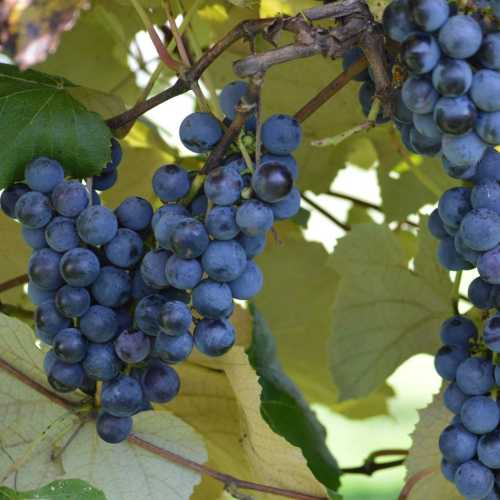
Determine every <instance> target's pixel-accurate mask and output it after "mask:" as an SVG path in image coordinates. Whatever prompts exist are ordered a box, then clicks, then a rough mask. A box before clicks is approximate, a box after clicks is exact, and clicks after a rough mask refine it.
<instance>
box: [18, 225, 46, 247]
mask: <svg viewBox="0 0 500 500" xmlns="http://www.w3.org/2000/svg"><path fill="white" fill-rule="evenodd" d="M21 232H22V235H23V239H24V241H25V242H26V243H27V244H28V245H29V246H30V247H31V248H33V250H40V249H41V248H47V240H46V239H45V230H44V229H43V228H40V229H30V228H29V227H25V226H23V227H22V229H21Z"/></svg>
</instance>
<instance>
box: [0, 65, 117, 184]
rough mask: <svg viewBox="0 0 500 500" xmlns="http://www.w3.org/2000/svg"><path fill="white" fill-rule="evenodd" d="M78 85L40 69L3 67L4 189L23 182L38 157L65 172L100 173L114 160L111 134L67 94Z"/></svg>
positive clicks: (0, 172) (0, 69)
mask: <svg viewBox="0 0 500 500" xmlns="http://www.w3.org/2000/svg"><path fill="white" fill-rule="evenodd" d="M73 86H74V85H73V84H72V83H70V82H68V81H66V80H64V79H63V78H59V77H53V76H50V75H46V74H43V73H38V72H36V71H32V70H28V71H26V72H20V71H19V69H17V68H16V67H15V66H10V65H7V64H2V65H0V109H1V114H0V134H1V136H2V139H3V141H4V147H3V148H2V153H1V155H0V162H1V167H0V187H5V186H8V185H9V184H11V183H13V182H14V181H16V180H20V179H23V177H24V169H25V167H26V164H27V163H28V162H29V161H30V160H32V159H33V158H36V157H37V156H49V157H51V158H55V159H57V160H59V161H60V162H61V163H62V165H63V166H64V168H65V171H66V174H68V175H71V176H74V177H79V178H83V177H87V176H90V175H93V174H97V173H99V172H100V171H101V170H102V168H103V167H104V166H105V165H106V163H107V162H108V161H109V160H110V158H111V149H110V140H111V133H110V131H109V129H108V128H107V127H106V125H105V123H104V122H103V120H102V119H101V118H100V117H99V115H97V114H96V113H92V112H89V111H87V110H86V109H85V108H84V107H83V106H82V105H81V104H80V103H79V102H78V101H76V100H75V99H74V98H73V97H72V96H71V95H70V94H69V93H68V91H67V89H68V87H73Z"/></svg>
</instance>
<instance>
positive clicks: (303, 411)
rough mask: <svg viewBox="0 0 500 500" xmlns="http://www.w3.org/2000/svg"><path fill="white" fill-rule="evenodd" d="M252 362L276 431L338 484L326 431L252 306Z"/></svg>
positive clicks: (332, 485)
mask: <svg viewBox="0 0 500 500" xmlns="http://www.w3.org/2000/svg"><path fill="white" fill-rule="evenodd" d="M251 311H252V316H253V321H254V328H253V337H252V344H251V345H250V348H249V349H248V350H247V355H248V359H249V361H250V364H251V365H252V366H253V368H254V369H255V371H256V373H257V375H258V376H259V384H260V385H261V387H262V393H261V396H260V401H261V405H260V411H261V414H262V417H263V418H264V420H265V421H266V422H267V423H268V424H269V426H270V427H271V429H273V431H274V432H276V433H278V434H280V435H281V436H283V437H284V438H285V439H286V440H287V441H289V442H290V443H292V444H293V445H294V446H298V447H299V448H300V449H301V450H302V453H303V454H304V457H305V458H306V460H307V464H308V466H309V468H310V469H311V471H312V473H313V474H314V476H315V477H316V479H318V481H320V482H321V483H323V484H324V485H325V486H326V487H327V488H328V489H331V490H334V491H336V490H337V489H338V487H339V484H340V481H339V478H340V469H339V467H338V465H337V462H336V461H335V459H334V458H333V456H332V454H331V453H330V451H329V450H328V448H327V447H326V444H325V439H326V432H325V429H324V428H323V426H322V425H321V424H320V423H319V421H318V419H317V418H316V415H315V414H314V412H313V411H312V410H311V408H310V407H309V405H308V403H307V402H306V400H305V399H304V397H303V396H302V394H301V392H300V390H299V389H298V388H297V386H296V385H295V384H294V383H293V382H292V381H291V380H290V379H289V378H288V377H287V375H286V374H285V373H284V372H283V369H282V367H281V364H280V363H279V361H278V359H277V357H276V344H275V342H274V339H273V337H272V334H271V332H270V331H269V329H268V327H267V325H266V323H265V322H264V319H263V318H262V316H261V315H260V314H259V312H258V311H257V309H256V308H255V307H252V309H251Z"/></svg>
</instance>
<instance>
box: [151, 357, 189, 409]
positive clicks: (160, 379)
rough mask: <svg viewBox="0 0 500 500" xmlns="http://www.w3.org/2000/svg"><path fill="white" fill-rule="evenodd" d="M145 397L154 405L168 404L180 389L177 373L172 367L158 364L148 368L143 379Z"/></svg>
mask: <svg viewBox="0 0 500 500" xmlns="http://www.w3.org/2000/svg"><path fill="white" fill-rule="evenodd" d="M141 384H142V388H143V390H144V396H145V397H146V399H147V400H148V401H152V402H154V403H167V402H168V401H170V400H171V399H173V398H174V397H175V396H177V393H178V392H179V389H180V385H181V383H180V379H179V375H177V372H176V371H175V370H174V369H173V368H172V367H170V366H168V365H166V364H164V363H161V362H156V363H152V364H151V365H150V366H148V367H147V368H146V369H145V370H144V373H143V374H142V377H141Z"/></svg>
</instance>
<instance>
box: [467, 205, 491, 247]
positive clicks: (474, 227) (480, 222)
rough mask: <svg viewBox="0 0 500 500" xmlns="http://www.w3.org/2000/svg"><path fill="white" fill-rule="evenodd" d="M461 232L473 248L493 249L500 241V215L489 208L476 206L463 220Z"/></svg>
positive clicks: (468, 244)
mask: <svg viewBox="0 0 500 500" xmlns="http://www.w3.org/2000/svg"><path fill="white" fill-rule="evenodd" d="M460 233H461V235H462V237H463V240H464V243H465V244H466V245H467V246H468V247H470V248H471V249H473V250H478V251H481V252H484V251H487V250H491V249H492V248H494V247H495V246H497V245H498V244H499V243H500V215H498V214H497V213H496V212H493V211H492V210H489V209H487V208H474V209H472V210H471V211H470V212H469V213H468V214H467V215H466V216H465V217H464V218H463V220H462V222H461V224H460Z"/></svg>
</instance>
